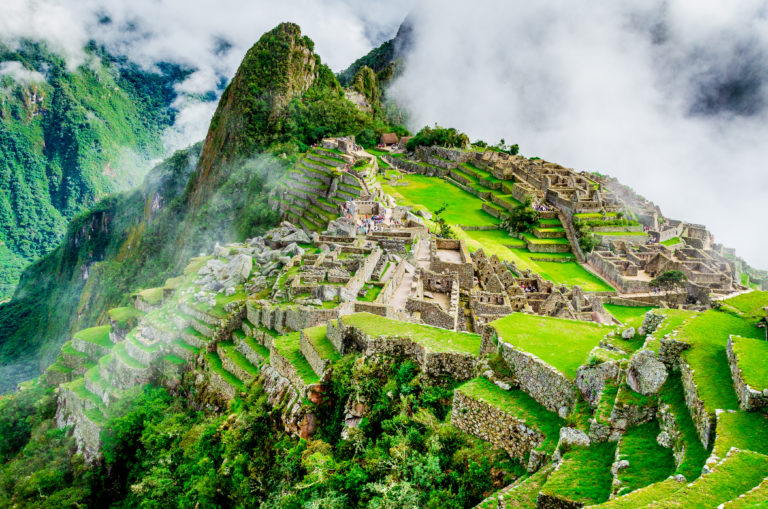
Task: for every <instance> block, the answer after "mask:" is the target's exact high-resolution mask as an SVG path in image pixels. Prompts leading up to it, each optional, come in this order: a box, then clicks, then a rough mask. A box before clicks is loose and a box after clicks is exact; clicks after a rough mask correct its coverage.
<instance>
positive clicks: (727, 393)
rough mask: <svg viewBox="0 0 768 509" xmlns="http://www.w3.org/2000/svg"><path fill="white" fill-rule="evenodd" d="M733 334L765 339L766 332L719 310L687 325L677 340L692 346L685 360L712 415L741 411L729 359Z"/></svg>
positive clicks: (711, 311)
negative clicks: (718, 411)
mask: <svg viewBox="0 0 768 509" xmlns="http://www.w3.org/2000/svg"><path fill="white" fill-rule="evenodd" d="M730 334H735V335H740V336H744V337H751V338H764V337H765V332H764V331H763V330H762V329H758V328H757V327H756V326H755V325H754V324H752V323H751V322H750V321H748V320H745V319H743V318H739V317H737V316H734V315H732V314H729V313H724V312H721V311H716V310H709V311H705V312H704V313H701V314H700V315H698V316H697V317H696V318H695V319H693V320H691V321H690V322H689V323H687V324H686V325H684V326H683V327H682V328H681V329H680V331H679V332H678V335H677V339H678V340H680V341H684V342H686V343H688V344H690V345H691V348H690V349H688V350H685V351H684V352H683V353H682V357H683V358H684V359H685V360H686V361H687V362H688V364H690V366H691V368H692V369H693V370H694V373H693V379H694V382H695V383H696V386H697V387H698V390H699V397H700V398H701V399H702V401H703V402H704V407H705V408H706V409H707V411H708V412H710V413H714V411H715V409H718V408H720V409H733V410H736V409H738V408H739V401H738V399H737V397H736V392H735V391H734V390H733V381H732V379H731V370H730V368H729V366H728V358H727V356H726V352H725V349H726V345H727V343H728V336H729V335H730Z"/></svg>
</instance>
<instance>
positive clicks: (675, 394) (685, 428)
mask: <svg viewBox="0 0 768 509" xmlns="http://www.w3.org/2000/svg"><path fill="white" fill-rule="evenodd" d="M659 399H660V401H661V402H663V403H666V404H668V405H669V406H670V409H671V411H672V414H673V415H674V416H675V424H677V429H678V430H679V431H680V437H681V439H682V442H683V444H684V446H685V455H684V456H683V461H682V463H680V466H679V467H678V468H677V472H676V473H678V474H682V475H683V476H684V477H685V478H686V479H687V480H688V481H693V480H694V479H696V478H697V477H699V476H700V475H701V468H702V467H703V466H704V463H705V462H706V461H707V456H709V453H708V451H707V450H706V449H704V447H703V446H702V445H701V441H700V440H699V435H698V433H697V431H696V426H695V425H694V424H693V419H691V413H690V411H689V410H688V406H687V405H686V404H685V389H684V388H683V382H682V380H681V379H680V372H679V371H673V372H672V373H670V374H669V376H668V377H667V381H666V382H665V383H664V387H662V389H661V392H660V393H659ZM718 432H719V431H718Z"/></svg>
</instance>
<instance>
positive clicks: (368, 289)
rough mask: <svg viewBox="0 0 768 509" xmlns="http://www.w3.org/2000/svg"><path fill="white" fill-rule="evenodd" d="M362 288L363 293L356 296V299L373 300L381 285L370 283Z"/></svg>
mask: <svg viewBox="0 0 768 509" xmlns="http://www.w3.org/2000/svg"><path fill="white" fill-rule="evenodd" d="M363 289H364V290H365V295H364V296H362V297H358V298H357V300H359V301H363V302H373V301H375V300H376V297H378V296H379V294H380V293H381V287H380V286H376V285H372V284H367V285H365V286H364V287H363Z"/></svg>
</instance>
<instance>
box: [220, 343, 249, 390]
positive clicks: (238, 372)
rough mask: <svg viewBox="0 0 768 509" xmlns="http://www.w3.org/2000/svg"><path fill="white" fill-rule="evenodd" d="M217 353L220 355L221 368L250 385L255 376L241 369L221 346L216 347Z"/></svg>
mask: <svg viewBox="0 0 768 509" xmlns="http://www.w3.org/2000/svg"><path fill="white" fill-rule="evenodd" d="M216 353H218V354H219V358H220V359H221V366H222V367H223V368H224V369H226V370H227V371H229V372H230V373H232V374H233V375H235V376H236V377H237V379H238V380H242V381H243V383H245V384H249V383H251V382H252V381H253V375H251V374H250V373H249V372H248V371H246V370H245V369H243V368H241V367H240V366H239V365H238V364H237V363H235V362H234V361H233V360H232V359H231V358H230V357H229V356H228V355H227V353H226V352H225V351H223V349H222V348H221V346H220V345H216ZM254 365H255V366H258V364H254Z"/></svg>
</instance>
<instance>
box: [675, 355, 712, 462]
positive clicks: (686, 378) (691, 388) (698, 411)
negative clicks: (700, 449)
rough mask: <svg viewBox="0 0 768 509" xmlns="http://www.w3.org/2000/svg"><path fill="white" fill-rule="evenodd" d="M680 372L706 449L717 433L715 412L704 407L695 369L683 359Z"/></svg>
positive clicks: (690, 407)
mask: <svg viewBox="0 0 768 509" xmlns="http://www.w3.org/2000/svg"><path fill="white" fill-rule="evenodd" d="M678 364H679V366H680V374H681V377H682V380H683V389H684V391H685V404H686V406H687V407H688V411H689V412H690V413H691V419H693V425H694V426H695V427H696V432H697V433H698V434H699V439H700V440H701V444H702V445H703V446H704V448H705V449H708V448H709V445H710V443H712V439H713V437H714V435H715V424H716V419H715V414H714V413H711V414H710V413H708V412H707V410H706V408H705V407H704V402H703V401H702V400H701V397H699V390H698V388H697V387H696V384H695V383H694V381H693V370H692V369H691V366H690V365H689V364H688V363H687V362H685V361H684V360H681V361H680V362H679V363H678Z"/></svg>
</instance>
